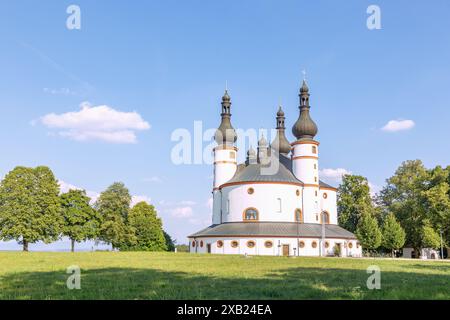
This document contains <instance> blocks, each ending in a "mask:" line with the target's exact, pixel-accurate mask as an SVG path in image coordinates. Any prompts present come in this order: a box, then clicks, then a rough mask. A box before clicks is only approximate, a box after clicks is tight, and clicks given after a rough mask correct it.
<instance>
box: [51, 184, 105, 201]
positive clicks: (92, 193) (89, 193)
mask: <svg viewBox="0 0 450 320" xmlns="http://www.w3.org/2000/svg"><path fill="white" fill-rule="evenodd" d="M58 184H59V190H60V192H61V193H66V192H69V190H85V189H83V188H80V187H77V186H75V185H73V184H70V183H67V182H65V181H62V180H59V181H58ZM85 191H86V195H87V196H88V197H89V198H91V201H90V203H91V204H93V203H94V202H95V201H97V199H98V197H99V196H100V194H99V193H98V192H96V191H91V190H85Z"/></svg>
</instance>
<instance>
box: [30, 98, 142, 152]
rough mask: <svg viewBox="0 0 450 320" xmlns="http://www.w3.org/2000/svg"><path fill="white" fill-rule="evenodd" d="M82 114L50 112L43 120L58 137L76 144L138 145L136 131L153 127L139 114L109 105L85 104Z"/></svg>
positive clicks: (79, 112) (77, 112) (78, 112)
mask: <svg viewBox="0 0 450 320" xmlns="http://www.w3.org/2000/svg"><path fill="white" fill-rule="evenodd" d="M80 107H81V110H80V111H74V112H66V113H63V114H55V113H50V114H47V115H45V116H43V117H41V118H40V119H39V120H40V122H41V123H42V124H43V125H45V126H46V127H48V128H50V129H57V130H59V131H58V134H59V135H60V136H62V137H67V138H70V139H73V140H75V141H89V140H100V141H105V142H111V143H136V134H135V131H138V130H148V129H150V124H148V122H146V121H144V120H143V119H142V117H141V116H140V115H139V114H138V113H137V112H135V111H133V112H122V111H117V110H115V109H113V108H111V107H109V106H107V105H100V106H91V105H90V104H89V103H88V102H83V103H82V104H81V105H80Z"/></svg>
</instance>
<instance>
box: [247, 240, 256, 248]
mask: <svg viewBox="0 0 450 320" xmlns="http://www.w3.org/2000/svg"><path fill="white" fill-rule="evenodd" d="M255 246H256V243H255V241H253V240H250V241H247V247H249V248H254V247H255Z"/></svg>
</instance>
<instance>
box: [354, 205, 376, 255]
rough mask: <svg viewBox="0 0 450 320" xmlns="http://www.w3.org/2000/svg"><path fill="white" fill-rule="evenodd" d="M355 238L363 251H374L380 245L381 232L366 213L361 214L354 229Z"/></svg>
mask: <svg viewBox="0 0 450 320" xmlns="http://www.w3.org/2000/svg"><path fill="white" fill-rule="evenodd" d="M356 237H357V238H358V240H359V242H360V243H361V245H362V247H363V248H364V249H368V250H369V251H370V250H375V249H377V248H378V247H379V246H380V245H381V231H380V228H379V227H378V222H377V220H376V219H375V218H374V217H373V216H372V215H371V214H368V213H363V214H362V216H361V218H360V219H359V222H358V227H357V228H356Z"/></svg>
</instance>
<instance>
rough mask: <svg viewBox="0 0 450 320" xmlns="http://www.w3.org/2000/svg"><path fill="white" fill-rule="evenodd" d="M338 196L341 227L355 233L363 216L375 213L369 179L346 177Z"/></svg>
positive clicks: (355, 176)
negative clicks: (366, 213)
mask: <svg viewBox="0 0 450 320" xmlns="http://www.w3.org/2000/svg"><path fill="white" fill-rule="evenodd" d="M337 194H338V200H337V208H338V221H339V225H340V226H341V227H343V228H345V229H347V230H348V231H350V232H355V231H356V228H357V226H358V222H359V219H360V218H361V216H362V214H363V213H364V212H369V213H370V214H372V213H373V212H374V207H373V205H372V199H371V196H370V188H369V183H368V181H367V178H365V177H362V176H357V175H344V176H343V178H342V183H341V185H340V186H339V188H338V193H337Z"/></svg>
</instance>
